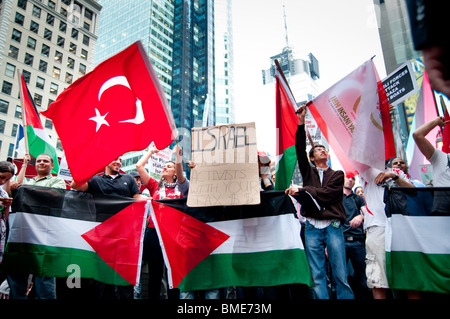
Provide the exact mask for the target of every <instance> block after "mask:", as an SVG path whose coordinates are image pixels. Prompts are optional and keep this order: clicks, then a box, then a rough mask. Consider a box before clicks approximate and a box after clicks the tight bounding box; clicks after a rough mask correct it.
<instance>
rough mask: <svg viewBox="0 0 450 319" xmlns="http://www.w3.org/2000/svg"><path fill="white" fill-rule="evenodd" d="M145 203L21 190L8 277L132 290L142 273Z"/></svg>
mask: <svg viewBox="0 0 450 319" xmlns="http://www.w3.org/2000/svg"><path fill="white" fill-rule="evenodd" d="M146 203H147V202H146V201H137V200H135V199H131V198H124V197H114V196H96V197H95V198H94V197H93V196H92V195H91V194H89V193H85V192H75V191H69V190H64V189H56V188H48V187H39V186H21V187H19V188H18V189H17V193H16V194H15V196H14V199H13V205H12V213H11V214H10V215H9V223H10V234H9V237H8V243H7V246H6V252H5V259H4V263H5V267H6V269H7V272H9V273H15V272H17V273H30V274H35V275H39V276H47V277H68V275H71V273H72V271H71V270H69V269H71V268H70V267H69V268H68V266H70V265H77V266H79V270H80V276H81V277H82V278H93V279H95V280H97V281H100V282H104V283H107V284H115V285H130V284H131V285H135V284H136V283H137V282H138V281H139V276H140V271H141V255H142V242H143V234H144V233H143V229H144V226H145V217H146V216H145V215H146V214H145V212H146Z"/></svg>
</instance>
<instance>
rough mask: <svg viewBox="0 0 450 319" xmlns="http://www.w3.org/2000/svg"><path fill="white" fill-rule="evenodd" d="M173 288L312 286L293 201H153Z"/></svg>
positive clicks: (280, 195) (267, 195)
mask: <svg viewBox="0 0 450 319" xmlns="http://www.w3.org/2000/svg"><path fill="white" fill-rule="evenodd" d="M152 204H153V205H152V207H153V209H151V210H150V213H151V214H152V219H153V221H154V222H155V226H156V230H157V232H158V235H159V238H160V245H161V247H163V255H164V259H165V263H166V267H167V269H168V277H169V285H170V287H177V288H179V289H180V290H182V291H192V290H203V289H213V288H220V287H229V286H247V287H248V286H274V285H282V284H290V283H303V284H307V285H311V277H310V272H309V266H308V263H307V260H306V255H305V251H304V248H303V245H302V241H301V239H300V223H299V221H298V219H296V218H295V208H294V206H293V204H292V201H291V199H290V198H289V197H288V196H287V195H285V194H284V192H279V191H268V192H261V204H260V205H246V206H214V207H188V206H186V200H185V199H176V200H162V201H157V202H156V201H153V202H152Z"/></svg>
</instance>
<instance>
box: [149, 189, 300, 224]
mask: <svg viewBox="0 0 450 319" xmlns="http://www.w3.org/2000/svg"><path fill="white" fill-rule="evenodd" d="M260 195H261V203H260V204H259V205H242V206H209V207H189V206H187V205H186V198H180V199H167V200H157V202H161V203H163V204H164V205H167V206H170V207H172V208H175V209H177V210H179V211H182V212H184V213H185V214H188V215H190V216H192V217H194V218H196V219H198V220H200V221H202V222H204V223H209V222H218V221H225V220H235V219H242V218H253V217H266V216H277V215H283V214H294V216H295V217H296V218H297V214H296V210H295V207H294V204H293V203H292V200H291V199H290V198H289V196H288V195H286V194H285V193H284V191H265V192H260Z"/></svg>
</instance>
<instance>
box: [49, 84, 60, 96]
mask: <svg viewBox="0 0 450 319" xmlns="http://www.w3.org/2000/svg"><path fill="white" fill-rule="evenodd" d="M50 93H51V94H55V95H58V84H56V83H53V82H52V83H50Z"/></svg>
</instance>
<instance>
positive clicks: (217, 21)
mask: <svg viewBox="0 0 450 319" xmlns="http://www.w3.org/2000/svg"><path fill="white" fill-rule="evenodd" d="M214 6H215V9H214V26H215V30H214V33H215V37H214V52H215V53H214V60H215V86H216V90H215V92H216V124H217V125H219V124H230V123H235V121H236V117H235V116H236V114H235V104H234V78H233V76H234V72H233V67H234V55H233V28H232V15H231V12H232V1H231V0H215V4H214Z"/></svg>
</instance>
